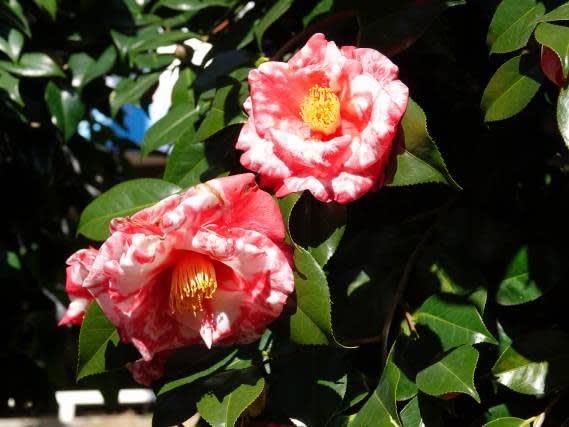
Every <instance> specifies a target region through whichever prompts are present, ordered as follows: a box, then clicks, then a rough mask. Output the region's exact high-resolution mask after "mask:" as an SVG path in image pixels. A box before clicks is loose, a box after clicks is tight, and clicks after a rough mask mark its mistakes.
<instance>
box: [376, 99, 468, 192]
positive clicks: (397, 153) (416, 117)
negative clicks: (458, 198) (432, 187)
mask: <svg viewBox="0 0 569 427" xmlns="http://www.w3.org/2000/svg"><path fill="white" fill-rule="evenodd" d="M401 125H402V128H403V132H402V133H401V132H400V135H399V138H398V139H397V140H396V141H395V142H394V144H395V145H394V147H393V154H392V159H391V161H390V164H389V166H388V172H387V179H386V185H388V186H391V187H399V186H407V185H414V184H424V183H431V182H432V183H441V184H447V185H450V186H451V187H454V188H456V189H460V186H459V185H458V184H457V183H456V181H455V180H454V179H453V178H452V176H451V175H450V173H449V172H448V169H447V167H446V165H445V163H444V160H443V158H442V156H441V153H440V152H439V150H438V148H437V146H436V144H435V142H434V141H433V140H432V138H431V137H430V135H429V133H428V131H427V119H426V116H425V113H424V112H423V110H422V109H421V107H419V105H418V104H417V103H416V102H415V101H413V100H412V99H409V103H408V105H407V111H406V112H405V115H404V116H403V118H402V119H401Z"/></svg>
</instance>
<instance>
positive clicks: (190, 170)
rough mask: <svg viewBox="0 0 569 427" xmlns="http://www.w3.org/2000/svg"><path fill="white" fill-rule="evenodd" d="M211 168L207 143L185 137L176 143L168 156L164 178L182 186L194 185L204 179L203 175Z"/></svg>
mask: <svg viewBox="0 0 569 427" xmlns="http://www.w3.org/2000/svg"><path fill="white" fill-rule="evenodd" d="M208 169H209V163H208V161H207V158H206V153H205V144H204V143H203V142H199V143H193V141H185V140H184V138H182V140H180V141H178V142H177V143H176V145H174V149H173V150H172V152H171V153H170V156H169V157H168V163H167V164H166V170H165V172H164V179H165V180H166V181H170V182H173V183H175V184H177V185H179V186H180V187H181V188H188V187H192V186H194V185H196V184H199V183H200V182H201V181H202V180H201V179H200V177H201V175H202V174H203V173H205V172H206V171H207V170H208Z"/></svg>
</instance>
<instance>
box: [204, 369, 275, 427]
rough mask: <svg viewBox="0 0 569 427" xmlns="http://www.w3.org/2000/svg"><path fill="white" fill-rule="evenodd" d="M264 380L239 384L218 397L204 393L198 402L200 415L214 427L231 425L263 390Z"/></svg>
mask: <svg viewBox="0 0 569 427" xmlns="http://www.w3.org/2000/svg"><path fill="white" fill-rule="evenodd" d="M264 387H265V380H264V379H263V378H259V379H258V380H257V382H256V383H255V384H241V385H239V386H238V387H237V388H236V389H235V390H233V391H231V392H230V393H229V394H226V395H225V396H220V398H221V400H220V398H218V397H217V396H216V395H215V394H214V393H208V394H206V395H204V396H203V397H202V398H201V399H200V400H199V401H198V402H197V404H196V405H197V408H198V411H199V413H200V415H201V416H202V417H203V418H204V419H205V420H206V421H207V422H208V423H209V424H210V425H212V426H214V427H233V426H234V425H235V422H236V421H237V419H238V418H239V417H240V416H241V414H242V413H243V411H244V410H245V409H247V407H248V406H249V405H250V404H251V403H253V402H254V401H255V399H257V397H259V396H260V395H261V393H262V392H263V388H264Z"/></svg>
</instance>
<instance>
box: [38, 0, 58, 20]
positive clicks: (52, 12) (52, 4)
mask: <svg viewBox="0 0 569 427" xmlns="http://www.w3.org/2000/svg"><path fill="white" fill-rule="evenodd" d="M35 1H36V3H37V4H38V5H39V6H40V7H41V8H42V9H44V10H45V11H46V12H47V13H49V16H50V17H51V19H53V20H54V21H55V17H56V16H57V1H58V0H35Z"/></svg>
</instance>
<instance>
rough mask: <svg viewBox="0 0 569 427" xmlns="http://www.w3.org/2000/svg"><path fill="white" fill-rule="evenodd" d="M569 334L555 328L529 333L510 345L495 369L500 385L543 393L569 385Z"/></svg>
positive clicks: (526, 391)
mask: <svg viewBox="0 0 569 427" xmlns="http://www.w3.org/2000/svg"><path fill="white" fill-rule="evenodd" d="M568 367H569V336H567V335H566V334H565V333H563V332H559V331H555V330H544V331H539V332H534V333H531V334H529V335H525V336H523V337H521V338H519V339H516V340H514V342H513V343H512V344H511V345H510V346H509V347H507V348H506V350H505V351H504V352H503V353H502V354H501V355H500V358H499V359H498V361H497V362H496V364H495V365H494V367H493V368H492V372H493V373H494V375H495V376H496V379H497V380H498V382H499V383H500V384H503V385H505V386H506V387H508V388H510V389H512V390H514V391H516V392H518V393H523V394H530V395H534V396H542V395H544V394H546V393H549V392H550V391H552V390H556V389H558V388H559V387H562V386H566V385H567V384H569V369H568Z"/></svg>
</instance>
